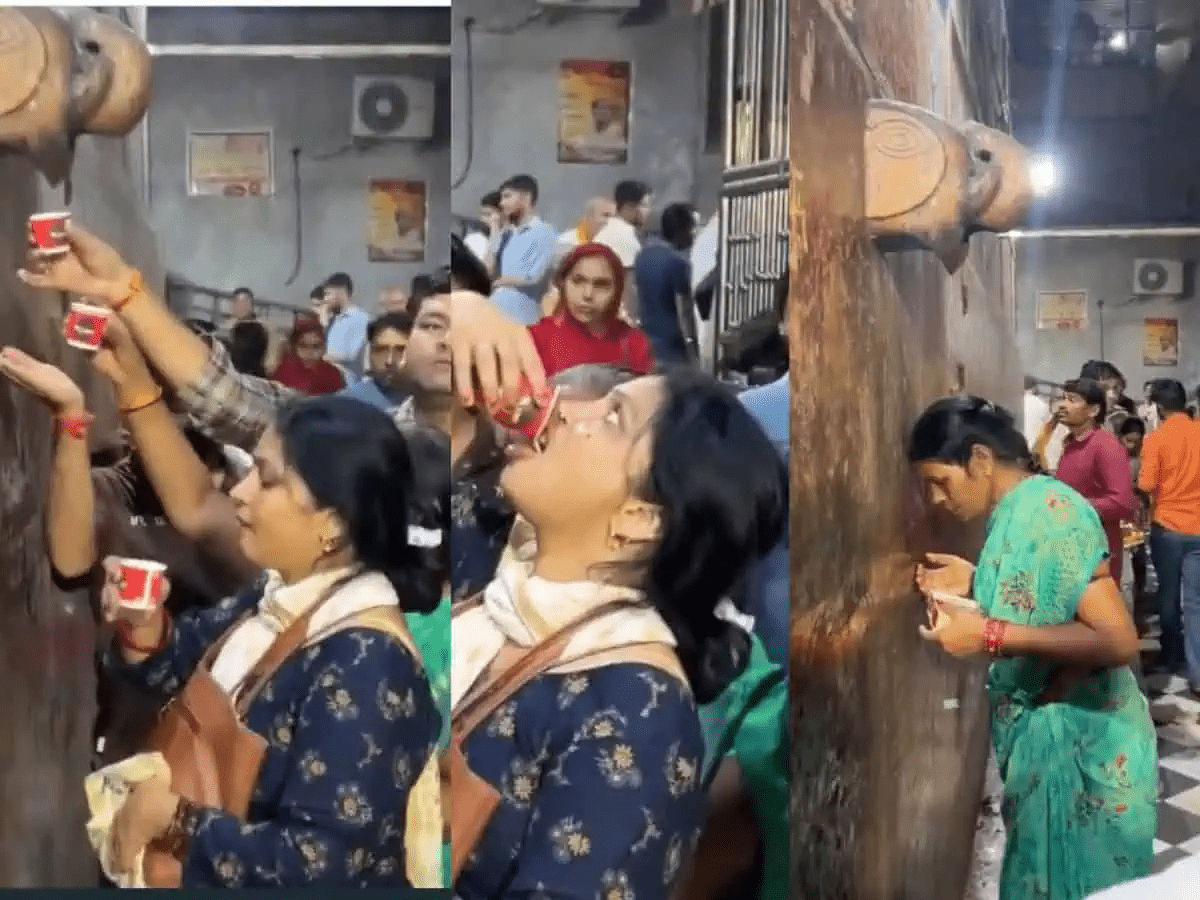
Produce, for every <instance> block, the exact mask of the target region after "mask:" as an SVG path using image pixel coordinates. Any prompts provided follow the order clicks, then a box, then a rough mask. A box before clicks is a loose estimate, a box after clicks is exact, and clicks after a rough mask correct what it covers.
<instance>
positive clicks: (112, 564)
mask: <svg viewBox="0 0 1200 900" xmlns="http://www.w3.org/2000/svg"><path fill="white" fill-rule="evenodd" d="M139 573H140V574H141V575H142V576H143V579H144V580H143V582H142V586H141V588H140V589H139V590H138V591H137V593H138V595H139V596H138V600H137V602H131V601H130V599H129V594H130V585H129V581H130V577H131V575H132V576H134V577H136V576H137V575H138V574H139ZM170 590H171V584H170V581H169V580H168V579H167V577H166V575H165V574H163V569H162V568H159V567H158V566H157V564H153V563H146V562H144V561H142V560H124V559H121V558H120V557H116V556H109V557H106V558H105V560H104V588H103V589H102V591H101V593H100V609H101V615H103V617H104V621H105V622H107V623H108V624H110V625H112V626H113V627H114V628H116V629H117V631H119V632H120V633H121V635H122V637H124V638H125V640H124V641H123V642H122V643H121V651H122V653H123V655H124V656H125V657H126V659H127V660H128V661H136V660H139V659H142V658H145V657H146V656H148V655H149V652H142V651H138V650H136V649H134V648H135V647H154V646H156V645H157V644H159V643H160V641H161V639H162V636H163V628H164V627H165V625H166V621H165V618H166V612H165V611H164V609H163V603H164V602H165V601H166V599H167V595H168V594H169V593H170Z"/></svg>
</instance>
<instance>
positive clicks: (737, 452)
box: [451, 372, 787, 900]
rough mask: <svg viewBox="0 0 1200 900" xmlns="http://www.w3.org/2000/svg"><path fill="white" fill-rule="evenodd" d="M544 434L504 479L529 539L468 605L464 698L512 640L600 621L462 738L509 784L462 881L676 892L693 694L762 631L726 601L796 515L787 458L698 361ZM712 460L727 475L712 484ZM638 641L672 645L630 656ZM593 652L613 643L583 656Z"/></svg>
mask: <svg viewBox="0 0 1200 900" xmlns="http://www.w3.org/2000/svg"><path fill="white" fill-rule="evenodd" d="M543 443H544V446H543V447H542V449H541V452H540V453H536V454H535V453H522V452H521V451H520V450H517V451H515V452H514V453H513V455H512V458H511V461H510V463H509V464H508V466H507V467H506V469H505V471H504V474H503V478H502V486H503V488H504V492H505V496H506V497H508V498H509V499H510V500H511V501H512V505H513V507H514V508H515V509H516V511H517V512H518V513H519V514H520V515H521V517H522V520H523V521H524V522H527V523H528V524H529V526H530V527H531V528H532V529H533V540H532V558H531V559H529V560H525V559H522V558H518V555H517V554H514V558H513V559H512V560H509V561H506V562H504V563H502V564H501V567H500V570H499V571H498V572H497V573H496V576H495V578H494V579H493V580H492V582H491V583H490V584H489V585H488V586H487V588H486V589H485V590H484V591H483V592H482V596H481V597H480V598H478V601H479V602H478V603H466V604H460V605H459V607H458V608H457V609H456V610H455V614H454V623H453V626H452V639H451V649H452V655H453V665H452V672H451V682H452V702H453V704H454V709H455V714H456V715H459V716H461V715H465V714H466V713H465V712H464V710H466V709H468V708H470V707H471V705H472V699H471V694H470V690H471V687H472V685H477V684H478V685H483V684H486V683H487V678H488V677H489V676H488V675H487V674H485V673H489V672H491V671H492V667H493V665H494V666H497V667H499V670H500V671H503V669H504V667H505V666H507V665H512V664H514V661H513V659H509V660H508V661H507V662H505V663H501V661H500V657H499V656H498V654H501V653H503V652H504V648H506V647H508V648H514V647H519V648H525V649H528V648H532V647H535V646H538V645H539V644H541V643H542V642H543V641H546V640H549V639H551V638H552V636H553V635H554V634H557V633H560V631H561V629H563V628H566V627H570V625H571V623H579V622H584V623H586V624H584V625H583V626H582V627H581V628H580V630H579V631H577V632H574V637H572V639H571V640H570V641H569V642H568V643H567V644H566V645H565V646H564V648H563V649H562V651H561V655H560V656H559V657H558V659H557V661H556V664H555V665H552V666H551V667H550V668H549V669H548V670H546V671H544V672H543V673H542V674H540V675H538V676H537V677H535V678H533V679H532V680H531V681H529V682H528V683H525V684H524V685H523V686H522V687H520V688H519V689H518V690H517V691H516V693H515V694H513V695H512V697H511V699H509V700H507V702H505V703H503V704H502V705H501V706H500V707H499V708H497V709H495V710H494V711H493V712H492V713H491V715H490V716H489V717H488V718H486V719H485V720H483V721H482V722H481V723H480V724H479V725H478V727H475V728H474V729H473V730H472V731H471V732H470V733H469V734H468V735H467V736H466V738H465V741H464V743H463V747H462V749H463V753H464V755H465V757H466V762H467V765H468V767H469V768H470V769H471V771H473V772H474V773H475V774H476V775H478V776H479V777H481V778H482V779H483V780H484V781H486V782H487V783H488V784H489V785H491V786H492V787H493V788H495V789H496V791H497V792H498V793H499V795H500V798H501V801H500V804H499V806H498V808H497V810H496V811H495V813H494V814H493V815H492V817H491V818H490V820H489V821H488V822H487V827H486V829H484V833H483V835H482V838H481V839H480V841H479V843H478V844H477V845H476V846H475V847H474V848H473V853H472V854H471V856H470V857H469V858H468V859H467V860H466V864H465V867H464V868H463V870H462V872H461V874H460V875H459V877H458V879H457V881H456V882H455V884H454V888H455V893H456V896H457V897H458V898H460V900H535V898H553V900H667V898H668V897H670V896H671V891H672V889H673V887H674V886H675V885H676V883H677V882H678V880H679V878H680V875H681V873H682V871H683V867H684V865H685V863H686V861H687V859H688V856H689V854H690V853H691V852H692V850H693V849H694V847H695V844H696V840H697V838H698V837H699V833H700V828H701V825H702V820H703V809H704V802H705V800H704V791H703V786H702V783H701V781H702V766H703V761H704V753H705V747H704V738H703V733H702V729H701V725H700V719H699V714H698V711H697V704H698V703H705V702H708V701H710V700H712V699H713V698H714V697H715V696H716V695H717V694H719V693H720V692H721V691H722V690H724V688H725V687H727V686H728V684H729V683H730V682H731V681H732V680H733V678H735V677H736V675H737V674H738V672H739V671H740V670H741V669H742V667H743V666H744V665H745V663H746V658H747V655H748V650H749V638H748V636H747V635H746V633H745V632H744V631H742V630H741V629H739V628H737V627H736V626H732V625H730V624H729V623H728V622H726V621H724V620H723V619H721V618H719V617H718V616H717V615H716V613H715V609H716V606H717V604H718V602H719V601H720V600H721V598H722V597H724V596H725V595H726V594H727V593H728V592H729V591H730V590H731V589H732V587H733V586H734V584H735V583H736V581H737V579H738V578H739V576H740V575H741V574H742V572H744V570H745V568H746V567H747V565H748V564H749V562H750V561H751V560H753V559H755V558H757V557H758V556H759V555H761V554H762V553H764V552H765V551H766V550H767V549H768V548H769V547H771V546H773V545H774V543H775V542H776V541H777V540H778V538H779V536H780V535H781V534H782V532H783V521H784V514H785V510H786V497H787V480H786V474H785V472H784V470H783V466H782V464H781V462H780V460H779V457H778V455H777V454H776V452H775V450H774V448H773V447H772V446H771V444H770V442H769V441H768V440H767V438H766V436H765V435H764V434H763V433H762V430H761V428H760V427H759V426H758V424H757V423H756V422H755V421H754V420H753V419H752V418H751V417H750V416H749V414H748V413H747V412H746V411H745V410H744V409H743V408H742V407H741V405H740V404H739V403H738V401H737V399H736V398H735V397H733V396H732V395H731V394H729V393H728V392H727V391H726V390H725V389H724V388H723V387H721V386H719V385H717V384H716V383H715V382H713V381H712V380H711V379H708V378H706V377H704V376H701V375H698V374H696V373H690V372H679V373H672V374H671V375H668V376H663V377H653V376H652V377H647V378H639V379H635V380H632V381H629V382H627V383H624V384H621V385H620V386H619V387H617V388H614V389H613V390H612V391H611V392H610V393H609V394H608V396H606V397H604V398H601V399H599V400H583V401H579V402H578V403H576V402H574V401H568V400H564V401H563V402H562V403H561V405H560V407H559V410H558V412H557V414H556V415H555V416H554V417H552V422H551V423H550V424H549V425H548V426H547V429H546V433H545V440H544V442H543ZM718 472H719V473H721V476H720V477H721V478H722V479H724V480H725V484H726V485H729V484H732V486H729V487H726V488H724V489H722V490H710V489H709V488H710V484H709V480H710V479H711V478H713V477H715V476H714V475H713V473H718ZM614 575H615V576H616V577H613V576H614ZM593 616H594V617H595V618H594V619H593V618H592V617H593ZM668 622H669V624H668ZM637 646H641V647H648V646H658V647H661V648H666V649H665V652H664V654H663V655H662V656H660V657H659V658H658V659H657V660H652V659H648V658H645V657H642V658H639V657H638V656H637V654H636V653H634V654H631V655H630V656H622V654H623V653H624V652H625V651H626V650H628V649H629V648H631V647H637ZM671 651H673V652H671ZM591 654H601V655H605V656H604V662H602V663H597V664H594V665H593V666H591V667H589V666H588V664H587V662H588V660H589V656H590V655H591ZM607 654H613V655H611V656H607ZM514 656H516V654H514ZM575 663H578V665H575ZM479 690H480V691H481V693H482V694H484V695H486V690H485V689H484V688H482V687H480V688H479Z"/></svg>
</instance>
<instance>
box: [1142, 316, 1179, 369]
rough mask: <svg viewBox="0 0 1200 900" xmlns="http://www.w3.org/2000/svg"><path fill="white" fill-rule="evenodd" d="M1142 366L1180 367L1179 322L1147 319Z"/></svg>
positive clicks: (1175, 320)
mask: <svg viewBox="0 0 1200 900" xmlns="http://www.w3.org/2000/svg"><path fill="white" fill-rule="evenodd" d="M1142 364H1143V365H1147V366H1177V365H1179V320H1178V319H1147V320H1146V335H1145V346H1144V348H1143V350H1142Z"/></svg>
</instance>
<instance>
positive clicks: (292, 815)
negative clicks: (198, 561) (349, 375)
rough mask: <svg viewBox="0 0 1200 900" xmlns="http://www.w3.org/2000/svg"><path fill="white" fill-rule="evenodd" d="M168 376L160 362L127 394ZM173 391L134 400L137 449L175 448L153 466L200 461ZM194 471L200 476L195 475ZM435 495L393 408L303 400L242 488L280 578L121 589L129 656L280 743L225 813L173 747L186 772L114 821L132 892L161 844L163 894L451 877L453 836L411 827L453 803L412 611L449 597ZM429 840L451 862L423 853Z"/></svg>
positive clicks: (259, 551) (247, 529)
mask: <svg viewBox="0 0 1200 900" xmlns="http://www.w3.org/2000/svg"><path fill="white" fill-rule="evenodd" d="M127 358H128V357H127ZM126 372H127V373H128V368H126ZM149 384H150V383H148V376H147V375H146V373H145V371H144V364H143V369H142V372H141V373H140V374H139V373H135V374H134V376H133V377H130V378H128V379H127V380H126V381H125V382H124V383H123V384H122V385H121V386H120V390H122V391H123V392H125V393H130V392H134V391H146V390H150V387H149ZM160 397H161V391H158V390H157V389H154V393H152V394H151V397H150V398H149V399H148V400H143V401H142V402H141V403H139V404H125V406H126V408H133V409H136V410H137V411H136V412H133V413H131V414H130V426H131V431H132V432H133V434H134V437H135V440H138V441H139V444H140V445H142V446H144V445H145V444H146V443H153V444H154V446H155V450H154V452H151V453H148V457H147V465H148V467H149V468H150V470H151V474H152V476H154V475H155V474H156V470H157V474H158V475H159V476H161V475H162V471H161V470H162V466H163V465H164V463H165V462H166V461H167V460H173V461H174V465H175V466H176V467H179V466H184V467H185V468H186V467H192V468H194V462H195V460H194V457H193V458H188V457H187V456H186V454H184V453H183V452H182V451H183V447H182V446H181V445H180V444H179V441H180V440H182V438H181V436H180V435H179V433H178V430H177V429H175V430H174V431H172V430H171V429H170V428H168V427H167V425H168V423H170V419H169V416H166V414H165V410H163V409H162V405H161V402H159V400H158V398H160ZM147 449H148V448H147ZM181 475H182V480H183V482H184V483H185V484H186V483H190V484H192V485H197V486H198V485H200V481H199V479H198V478H197V477H195V476H196V473H195V472H192V473H191V477H190V478H189V477H188V473H186V472H184V473H181ZM160 482H161V478H160ZM178 486H179V485H178V479H177V483H176V493H177V488H178ZM170 493H171V492H169V491H164V494H165V495H166V496H164V503H165V504H170V503H171V499H170ZM205 496H206V497H207V498H208V500H209V501H211V502H214V503H220V502H221V501H220V500H219V497H220V496H221V495H219V494H215V493H211V492H207V493H206V494H205ZM435 501H437V498H425V497H423V496H422V495H421V492H420V490H419V489H418V488H417V486H416V479H415V476H414V471H413V461H412V458H411V454H410V452H409V447H408V442H407V441H406V439H405V437H404V435H403V434H401V433H400V432H399V431H398V430H397V429H396V427H395V425H394V424H393V423H392V421H391V419H390V418H388V416H387V415H386V414H384V413H382V412H380V411H379V410H376V409H374V408H372V407H370V406H367V405H366V404H362V403H359V402H357V401H355V400H352V399H349V398H344V397H319V398H307V399H303V400H298V401H293V402H292V403H290V404H288V405H286V406H285V407H283V408H282V409H281V411H280V413H279V416H278V420H277V423H276V426H275V427H274V428H273V429H271V430H270V431H269V432H268V433H267V434H266V435H265V436H264V437H263V439H262V441H261V443H260V444H259V447H258V448H257V450H256V452H255V455H254V469H253V471H252V472H251V473H250V474H249V475H248V476H247V477H246V478H245V479H244V480H243V481H242V482H241V483H240V484H238V485H237V487H236V488H235V489H234V490H233V492H232V503H233V505H234V508H235V516H234V518H233V520H232V521H233V526H232V527H235V528H236V530H237V533H238V538H239V540H240V544H241V551H242V553H243V554H244V555H245V557H247V558H248V559H249V560H251V561H253V562H254V563H255V564H257V565H258V566H259V567H260V568H261V569H264V570H266V571H267V572H268V575H267V577H265V578H264V579H262V581H261V582H260V583H259V584H258V585H256V587H255V588H254V589H253V590H250V591H247V592H246V593H244V594H242V595H240V596H237V597H232V598H230V599H229V600H227V601H225V602H223V603H222V604H221V605H220V606H219V607H217V608H216V609H214V610H211V611H207V612H204V613H200V614H197V615H186V616H180V617H178V618H177V619H173V618H172V617H170V616H168V615H166V614H165V612H164V611H163V609H162V608H161V607H155V608H153V609H151V610H149V611H135V610H131V609H129V608H126V607H122V606H121V605H120V604H119V603H118V602H117V593H118V592H117V589H116V587H117V586H116V585H115V584H110V585H109V586H108V588H107V589H106V591H105V614H106V616H108V617H109V618H110V619H111V620H113V621H115V622H117V623H118V635H119V637H118V640H117V642H116V646H115V651H116V652H115V653H113V654H112V656H111V660H110V662H111V665H112V666H113V667H114V668H116V669H117V670H119V671H122V672H123V673H124V674H125V675H126V676H128V677H131V678H133V679H135V680H136V681H138V682H140V683H141V684H142V685H144V686H145V687H147V688H149V689H151V690H154V691H157V692H159V693H160V694H161V695H163V696H166V697H173V698H175V705H177V706H178V705H182V706H185V707H189V704H192V706H195V701H196V698H197V697H198V696H204V695H203V692H202V690H201V689H203V690H207V691H208V694H207V696H208V697H209V698H210V701H211V698H212V697H213V696H219V697H223V698H224V701H223V702H224V703H225V704H226V706H227V707H230V706H231V707H232V708H231V710H230V713H229V714H230V715H232V714H233V713H236V714H237V716H238V724H239V726H240V727H241V729H242V731H243V732H247V731H248V732H250V733H252V734H253V735H256V736H258V739H259V740H260V742H261V753H260V755H259V757H258V758H257V759H256V758H254V756H253V754H242V755H241V756H240V757H239V756H237V755H236V754H235V755H234V756H232V757H230V756H229V755H222V756H221V758H220V766H221V768H220V770H219V771H220V780H221V784H220V791H219V792H218V793H219V794H220V797H219V798H218V799H219V801H220V803H221V804H223V805H222V806H220V807H219V806H217V805H215V804H214V803H212V802H208V803H206V802H204V801H203V800H197V799H196V798H195V797H194V796H189V794H188V792H187V791H188V790H191V792H192V793H195V790H194V789H195V786H196V781H197V780H196V779H195V778H193V777H192V775H193V774H194V773H193V772H192V770H193V769H194V768H195V767H196V766H197V765H200V764H202V763H203V760H197V759H194V758H192V759H189V758H180V756H179V754H178V753H176V757H175V758H174V759H172V758H171V752H167V756H168V762H169V763H170V764H171V765H172V779H171V781H170V782H168V781H166V780H164V779H152V780H150V781H147V782H145V783H143V784H139V785H137V786H136V787H134V789H133V791H132V793H131V794H130V795H129V798H128V800H127V801H126V802H125V804H124V805H123V806H122V808H121V810H120V812H119V813H118V814H117V816H116V819H115V820H114V822H113V826H112V841H113V851H114V852H113V856H114V862H113V866H114V868H115V869H116V870H117V874H118V875H119V874H120V873H125V875H126V883H128V873H129V872H130V871H131V870H132V869H133V868H134V867H135V865H136V862H137V860H138V859H139V857H140V856H141V854H142V851H143V850H146V849H147V848H149V851H150V852H148V853H147V855H146V863H145V872H146V881H147V883H149V884H151V885H165V884H169V883H170V882H171V880H172V878H173V879H174V883H175V884H176V885H179V884H181V885H182V886H184V887H296V886H337V887H399V886H406V885H408V884H410V883H412V881H413V880H414V878H413V876H412V873H413V872H414V871H416V870H418V869H421V868H424V870H426V871H428V870H429V869H430V868H432V869H433V870H435V871H436V869H437V868H438V866H439V859H438V854H439V851H440V840H439V839H440V828H439V827H435V829H434V831H433V833H432V834H430V835H427V836H425V837H426V838H427V839H425V840H418V839H417V836H415V835H413V834H406V829H407V828H408V826H409V823H410V822H411V821H413V820H412V818H411V817H410V815H409V814H410V813H411V812H412V810H413V808H414V803H416V802H417V801H418V800H419V799H421V797H419V796H418V795H422V797H423V800H424V801H425V802H426V803H428V802H430V801H432V802H433V803H434V805H435V806H436V802H437V800H436V779H433V780H430V779H429V778H425V777H423V776H424V775H425V774H429V775H432V769H431V768H430V767H429V766H428V763H429V761H430V760H431V757H432V754H433V752H434V749H435V747H436V744H437V741H438V732H439V729H440V716H439V714H438V711H437V707H436V704H435V702H434V699H433V697H432V695H431V691H430V686H429V683H428V680H427V678H426V676H425V674H424V672H423V668H422V663H421V660H420V657H419V655H418V654H417V652H416V650H415V649H414V647H415V645H414V642H413V639H412V637H411V635H410V634H409V632H408V628H407V627H406V625H405V623H404V618H403V615H402V614H403V613H404V612H405V611H416V612H428V611H430V610H432V609H434V608H435V607H436V606H437V605H438V603H439V601H440V599H441V595H442V585H441V580H442V575H441V573H440V572H439V567H438V566H435V565H432V564H431V563H430V562H429V560H428V559H427V554H428V552H429V550H428V548H429V547H430V545H431V543H432V541H431V540H430V537H432V536H435V535H436V536H437V537H439V538H440V535H441V530H440V527H439V524H438V522H439V519H438V514H437V513H436V511H435V510H434V508H435V507H436V506H437V502H435ZM168 508H170V507H169V505H168ZM220 518H221V517H217V519H218V520H220ZM116 568H117V567H115V566H112V565H110V566H109V569H110V573H111V574H110V578H115V576H116V571H115V570H116ZM198 691H200V692H201V693H197V692H198ZM214 692H219V693H214ZM210 706H211V702H210ZM189 708H191V707H189ZM171 709H172V707H170V706H169V707H168V708H167V715H168V716H170V715H171ZM197 709H198V707H197V708H192V709H191V711H192V712H193V713H196V712H197ZM200 711H203V710H200ZM209 712H210V713H211V709H209ZM218 724H219V723H218ZM202 725H203V723H202ZM200 731H201V737H202V738H203V737H205V731H204V728H203V727H201V729H200ZM214 731H220V729H216V728H213V729H210V730H209V733H213V732H214ZM220 733H221V734H227V733H228V728H226V729H225V731H222V732H220ZM246 743H247V741H245V740H239V742H238V746H239V747H242V746H244V745H246ZM203 744H204V741H203V740H200V741H193V742H192V743H191V744H189V745H188V746H189V747H194V746H200V748H201V749H204V747H203ZM160 749H161V748H160ZM168 749H169V748H168ZM177 749H178V748H177V747H176V750H177ZM208 749H209V750H211V749H212V748H211V747H209V748H208ZM239 766H240V767H241V769H240V771H239V770H238V769H239ZM230 779H232V780H233V783H234V785H235V787H236V785H238V784H242V785H248V786H249V787H250V790H249V791H248V792H247V800H248V802H246V803H244V804H243V805H244V807H245V808H244V809H236V810H233V809H229V808H228V807H229V806H231V805H237V804H236V803H233V802H231V801H230V799H229V798H230V795H232V794H233V793H234V792H235V791H234V789H233V788H230V787H229V786H228V785H229V784H230ZM189 780H190V781H191V783H189V784H186V785H182V784H181V782H184V781H189ZM199 780H200V781H201V782H202V781H203V779H199ZM205 790H208V791H209V793H212V790H211V787H206V788H205ZM425 795H428V796H425ZM424 824H426V825H428V824H430V823H429V822H428V821H426V822H425V823H424ZM434 824H435V825H436V823H434ZM419 850H427V852H428V854H431V857H430V858H426V859H417V858H414V857H416V856H418V855H419V852H418V851H419ZM172 860H174V862H175V868H174V869H173V868H172V865H171V861H172ZM135 882H136V879H135Z"/></svg>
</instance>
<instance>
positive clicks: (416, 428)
mask: <svg viewBox="0 0 1200 900" xmlns="http://www.w3.org/2000/svg"><path fill="white" fill-rule="evenodd" d="M399 428H400V431H401V433H402V434H403V435H404V439H405V440H406V441H407V442H408V453H409V456H410V457H412V465H413V476H414V478H415V480H416V484H417V490H418V492H419V493H420V495H421V496H422V497H427V498H429V500H428V515H427V519H426V521H425V522H424V524H423V526H422V527H424V528H426V529H429V530H431V531H440V532H441V543H439V544H438V545H437V546H436V547H424V548H421V549H422V550H423V551H424V552H423V556H424V557H425V559H426V564H427V565H428V566H429V568H430V569H431V570H433V572H434V577H435V578H437V580H438V582H439V583H440V584H443V585H444V584H445V583H446V582H448V581H449V580H450V574H451V573H450V569H451V563H450V551H451V548H450V492H451V489H452V481H451V477H450V440H449V438H448V437H447V436H446V434H445V433H444V432H442V431H439V430H437V429H436V428H431V427H429V426H427V425H420V424H418V423H416V422H405V423H403V424H401V425H400V426H399Z"/></svg>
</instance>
